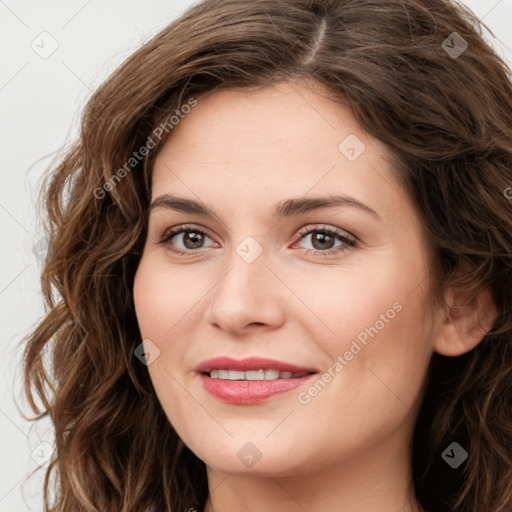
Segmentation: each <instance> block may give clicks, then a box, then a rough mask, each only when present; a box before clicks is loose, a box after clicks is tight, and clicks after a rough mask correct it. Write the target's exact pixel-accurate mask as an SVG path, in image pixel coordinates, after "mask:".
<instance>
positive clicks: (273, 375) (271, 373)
mask: <svg viewBox="0 0 512 512" xmlns="http://www.w3.org/2000/svg"><path fill="white" fill-rule="evenodd" d="M275 379H279V372H278V371H277V370H265V380H275Z"/></svg>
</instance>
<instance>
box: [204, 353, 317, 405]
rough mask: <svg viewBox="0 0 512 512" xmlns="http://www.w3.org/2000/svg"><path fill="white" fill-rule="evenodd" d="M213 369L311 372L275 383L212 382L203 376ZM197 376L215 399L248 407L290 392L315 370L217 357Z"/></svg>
mask: <svg viewBox="0 0 512 512" xmlns="http://www.w3.org/2000/svg"><path fill="white" fill-rule="evenodd" d="M212 369H230V370H239V371H249V370H259V369H264V370H265V369H272V370H279V371H280V372H292V373H304V372H314V373H311V374H310V375H305V376H303V377H297V378H290V379H276V380H252V381H248V380H228V379H212V378H211V377H209V376H208V375H205V373H207V372H210V371H211V370H212ZM196 371H197V373H199V374H200V375H199V377H200V379H201V382H202V384H203V387H204V389H205V390H206V391H208V392H209V393H210V394H211V395H213V396H214V397H215V398H217V399H219V400H221V401H223V402H227V403H230V404H240V405H250V404H257V403H260V402H264V401H266V400H269V399H271V398H274V397H275V396H277V395H279V394H281V393H285V392H287V391H291V390H292V389H295V388H297V387H299V386H301V385H302V384H304V383H305V382H306V381H309V380H310V379H311V378H312V377H314V374H315V373H317V371H316V370H315V369H311V368H306V367H300V366H296V365H293V364H289V363H285V362H282V361H276V360H274V359H265V358H259V357H250V358H247V359H242V360H236V359H231V358H230V357H216V358H214V359H209V360H207V361H204V362H202V363H201V364H200V365H199V366H198V367H197V368H196Z"/></svg>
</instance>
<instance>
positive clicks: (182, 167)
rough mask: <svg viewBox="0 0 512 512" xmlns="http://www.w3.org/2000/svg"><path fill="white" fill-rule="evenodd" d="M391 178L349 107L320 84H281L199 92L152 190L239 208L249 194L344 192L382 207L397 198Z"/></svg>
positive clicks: (164, 153)
mask: <svg viewBox="0 0 512 512" xmlns="http://www.w3.org/2000/svg"><path fill="white" fill-rule="evenodd" d="M390 180H392V178H391V164H390V162H389V154H388V153H387V151H386V148H385V147H384V146H383V145H382V144H381V143H380V142H379V141H378V140H376V139H374V138H372V137H371V136H370V135H369V134H367V133H366V132H365V131H364V130H363V129H362V128H361V126H360V125H359V124H358V123H357V121H356V119H355V118H354V116H353V114H352V113H351V111H350V109H349V108H348V107H346V106H344V105H342V104H340V103H338V102H334V101H333V100H332V99H330V98H328V97H326V95H325V92H324V91H322V90H315V91H313V90H311V88H310V87H308V88H306V87H302V86H299V85H296V84H293V85H292V84H286V83H281V84H277V85H274V86H273V87H271V88H270V87H269V88H264V89H257V90H226V91H217V92H214V93H212V94H210V95H207V96H205V97H203V98H200V100H199V101H198V104H197V106H196V107H194V108H193V109H192V111H191V112H190V113H189V114H187V115H186V116H184V118H183V119H181V120H180V122H179V124H178V125H177V126H175V127H174V129H173V131H172V132H171V134H170V136H169V138H168V139H167V141H166V143H165V144H164V146H163V148H162V149H161V151H160V153H159V155H158V157H157V159H156V162H155V166H154V171H153V190H152V195H153V197H156V196H159V195H162V194H165V193H169V192H173V193H179V194H180V195H187V196H189V197H191V196H194V195H195V196H198V197H199V199H201V200H203V201H207V200H209V199H210V198H212V200H215V201H220V202H221V203H222V204H224V205H225V206H229V204H233V205H234V204H235V203H236V206H237V211H240V208H241V207H243V205H245V204H249V203H251V204H254V200H255V198H256V197H260V198H261V197H265V198H268V199H269V203H273V204H274V203H276V202H278V201H279V200H282V199H283V197H284V196H286V197H288V196H289V197H300V196H304V195H306V194H310V195H315V196H317V195H321V194H327V193H329V194H332V193H345V194H349V195H353V196H356V195H357V196H358V197H359V199H361V200H362V201H365V202H367V203H373V204H377V207H378V205H379V204H380V205H381V208H382V207H384V206H385V203H386V202H390V201H391V202H393V201H395V202H396V200H397V199H399V197H392V196H393V194H394V196H396V195H397V192H396V189H397V184H395V185H394V187H390V186H389V182H390ZM384 189H386V190H384ZM386 192H389V194H390V195H388V196H387V195H386ZM399 195H400V194H398V196H399ZM261 206H262V207H263V203H261Z"/></svg>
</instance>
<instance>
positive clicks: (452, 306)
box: [434, 287, 499, 357]
mask: <svg viewBox="0 0 512 512" xmlns="http://www.w3.org/2000/svg"><path fill="white" fill-rule="evenodd" d="M461 296H462V294H461V293H457V292H455V291H454V290H453V289H451V290H450V291H449V292H448V297H447V304H448V313H447V314H446V313H444V321H443V322H442V326H441V328H440V331H439V333H438V335H437V337H436V340H435V343H434V350H435V351H436V352H437V353H439V354H441V355H443V356H450V357H455V356H460V355H462V354H464V353H466V352H469V351H470V350H472V349H473V348H475V347H476V346H477V345H478V344H479V343H480V342H481V341H482V339H483V337H484V336H485V335H486V334H487V333H488V332H489V331H490V330H491V329H492V326H493V325H494V322H495V320H496V318H497V316H498V314H499V313H498V309H497V307H496V304H495V302H494V299H493V297H492V291H491V289H490V287H488V288H486V289H485V290H483V291H482V292H480V294H479V295H478V296H477V297H474V298H473V300H471V301H470V302H469V303H468V304H465V303H464V301H462V300H461ZM466 296H468V295H467V294H466ZM460 304H462V305H460Z"/></svg>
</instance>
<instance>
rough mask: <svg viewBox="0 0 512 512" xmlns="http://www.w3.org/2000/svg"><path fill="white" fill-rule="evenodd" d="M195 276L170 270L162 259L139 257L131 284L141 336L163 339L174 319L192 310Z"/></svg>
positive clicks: (173, 324) (196, 293)
mask: <svg viewBox="0 0 512 512" xmlns="http://www.w3.org/2000/svg"><path fill="white" fill-rule="evenodd" d="M197 279H198V278H197V276H196V277H195V278H194V275H193V274H191V273H187V274H186V275H183V273H180V272H176V271H171V270H170V269H169V268H168V267H167V266H166V265H165V262H161V261H155V258H152V257H147V258H145V257H144V256H143V258H142V259H141V261H140V264H139V267H138V269H137V273H136V275H135V281H134V287H133V295H134V303H135V311H136V315H137V321H138V324H139V328H140V331H141V334H142V336H143V338H155V339H156V340H164V339H165V338H166V337H167V336H168V335H170V330H172V329H174V328H175V327H174V326H175V325H176V324H177V322H179V321H180V319H182V318H184V317H185V315H188V314H189V313H190V312H191V311H192V310H193V306H194V304H195V303H196V302H197V300H198V299H199V297H198V286H197V282H196V281H197ZM173 332H174V331H173Z"/></svg>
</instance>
